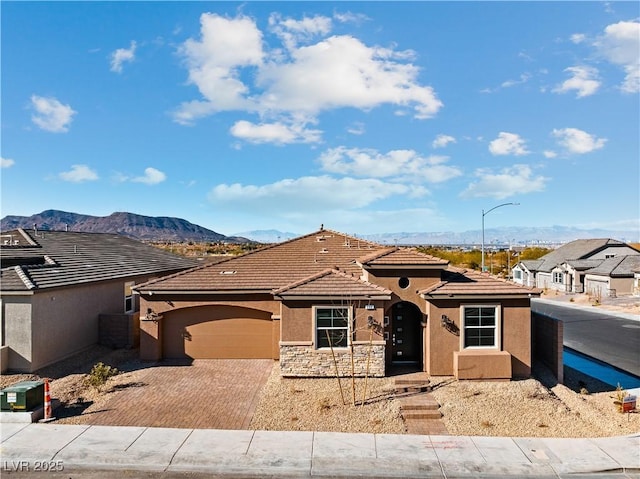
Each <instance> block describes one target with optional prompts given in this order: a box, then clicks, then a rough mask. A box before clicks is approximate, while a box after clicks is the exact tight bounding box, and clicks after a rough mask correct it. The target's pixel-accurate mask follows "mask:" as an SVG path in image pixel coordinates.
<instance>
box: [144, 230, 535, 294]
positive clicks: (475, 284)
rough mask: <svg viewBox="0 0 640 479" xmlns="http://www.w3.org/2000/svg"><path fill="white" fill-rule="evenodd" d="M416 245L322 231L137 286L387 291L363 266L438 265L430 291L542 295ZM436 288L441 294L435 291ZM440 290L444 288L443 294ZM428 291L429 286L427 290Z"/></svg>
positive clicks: (158, 289)
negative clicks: (365, 276) (454, 264)
mask: <svg viewBox="0 0 640 479" xmlns="http://www.w3.org/2000/svg"><path fill="white" fill-rule="evenodd" d="M447 265H448V262H447V261H445V260H442V259H440V258H436V257H433V256H430V255H426V254H422V253H420V252H418V251H417V250H415V249H414V248H397V247H391V248H390V247H388V246H382V245H379V244H376V243H372V242H368V241H364V240H360V239H358V238H354V237H351V236H348V235H345V234H343V233H338V232H335V231H331V230H320V231H316V232H315V233H311V234H308V235H305V236H301V237H299V238H294V239H292V240H289V241H285V242H283V243H277V244H274V245H270V246H267V247H264V248H261V249H258V250H255V251H252V252H249V253H246V254H244V255H242V256H237V257H234V258H232V259H228V260H226V261H222V262H220V263H217V264H207V265H203V266H200V267H197V268H193V269H191V270H187V271H182V272H179V273H176V274H173V275H171V276H166V277H164V278H159V279H157V280H153V281H149V282H148V283H146V284H142V285H138V286H136V288H135V289H136V290H137V291H139V292H142V293H147V292H154V293H173V294H181V293H184V294H198V293H200V294H225V293H249V292H263V293H270V294H276V295H287V296H297V297H300V296H313V295H336V294H338V295H342V296H344V295H350V296H355V295H364V296H367V295H374V294H375V295H380V294H382V295H387V294H390V291H388V290H386V289H385V288H381V287H379V286H377V285H374V284H371V283H367V282H364V281H361V280H360V279H359V278H360V276H361V274H362V267H363V266H365V267H375V268H384V267H399V266H406V267H412V268H418V269H419V268H421V267H428V268H438V269H441V270H444V273H443V274H444V276H443V281H442V282H441V283H439V284H438V285H437V286H436V287H434V288H432V289H430V290H428V292H430V293H431V291H432V290H433V294H449V292H450V291H455V292H456V294H457V292H458V291H461V292H464V293H465V294H471V295H474V294H478V295H480V294H496V293H500V294H505V295H518V294H539V293H537V290H534V289H531V288H525V287H521V286H518V285H515V284H513V283H507V282H505V281H501V280H498V279H496V278H492V277H489V276H488V275H480V273H474V272H471V271H465V270H459V269H451V270H450V271H446V268H447ZM436 290H437V293H436ZM441 291H442V293H441ZM425 292H426V291H425Z"/></svg>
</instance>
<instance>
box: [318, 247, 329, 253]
mask: <svg viewBox="0 0 640 479" xmlns="http://www.w3.org/2000/svg"><path fill="white" fill-rule="evenodd" d="M328 252H329V250H328V249H327V248H322V249H321V250H320V251H318V253H322V254H325V253H328Z"/></svg>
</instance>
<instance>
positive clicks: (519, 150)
mask: <svg viewBox="0 0 640 479" xmlns="http://www.w3.org/2000/svg"><path fill="white" fill-rule="evenodd" d="M525 143H526V141H525V140H523V139H522V138H520V135H517V134H515V133H508V132H505V131H501V132H500V133H499V134H498V138H496V139H495V140H493V141H491V142H490V143H489V151H490V152H491V154H492V155H515V156H522V155H527V154H529V151H528V150H527V147H526V144H525Z"/></svg>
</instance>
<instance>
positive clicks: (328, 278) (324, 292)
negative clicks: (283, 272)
mask: <svg viewBox="0 0 640 479" xmlns="http://www.w3.org/2000/svg"><path fill="white" fill-rule="evenodd" d="M273 294H274V295H275V296H282V297H298V298H299V297H301V296H326V297H330V296H351V297H360V298H362V297H371V298H374V297H375V298H378V299H390V298H391V291H390V290H388V289H385V288H382V287H381V286H378V285H375V284H371V283H369V282H367V281H363V280H361V279H360V278H357V277H354V276H353V275H351V274H347V273H344V272H342V271H339V270H336V269H326V270H324V271H321V272H320V273H318V274H314V275H313V276H310V277H308V278H305V279H303V280H301V281H297V282H295V283H292V284H290V285H287V286H285V287H284V288H280V289H277V290H275V291H273Z"/></svg>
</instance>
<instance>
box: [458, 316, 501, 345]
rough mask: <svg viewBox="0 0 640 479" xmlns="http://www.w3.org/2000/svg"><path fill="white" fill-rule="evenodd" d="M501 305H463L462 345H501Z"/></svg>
mask: <svg viewBox="0 0 640 479" xmlns="http://www.w3.org/2000/svg"><path fill="white" fill-rule="evenodd" d="M499 308H500V306H497V305H491V306H462V315H461V316H462V323H463V327H462V336H463V338H462V347H463V348H465V349H466V348H493V349H496V348H499V347H500V327H499V326H500V309H499Z"/></svg>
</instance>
